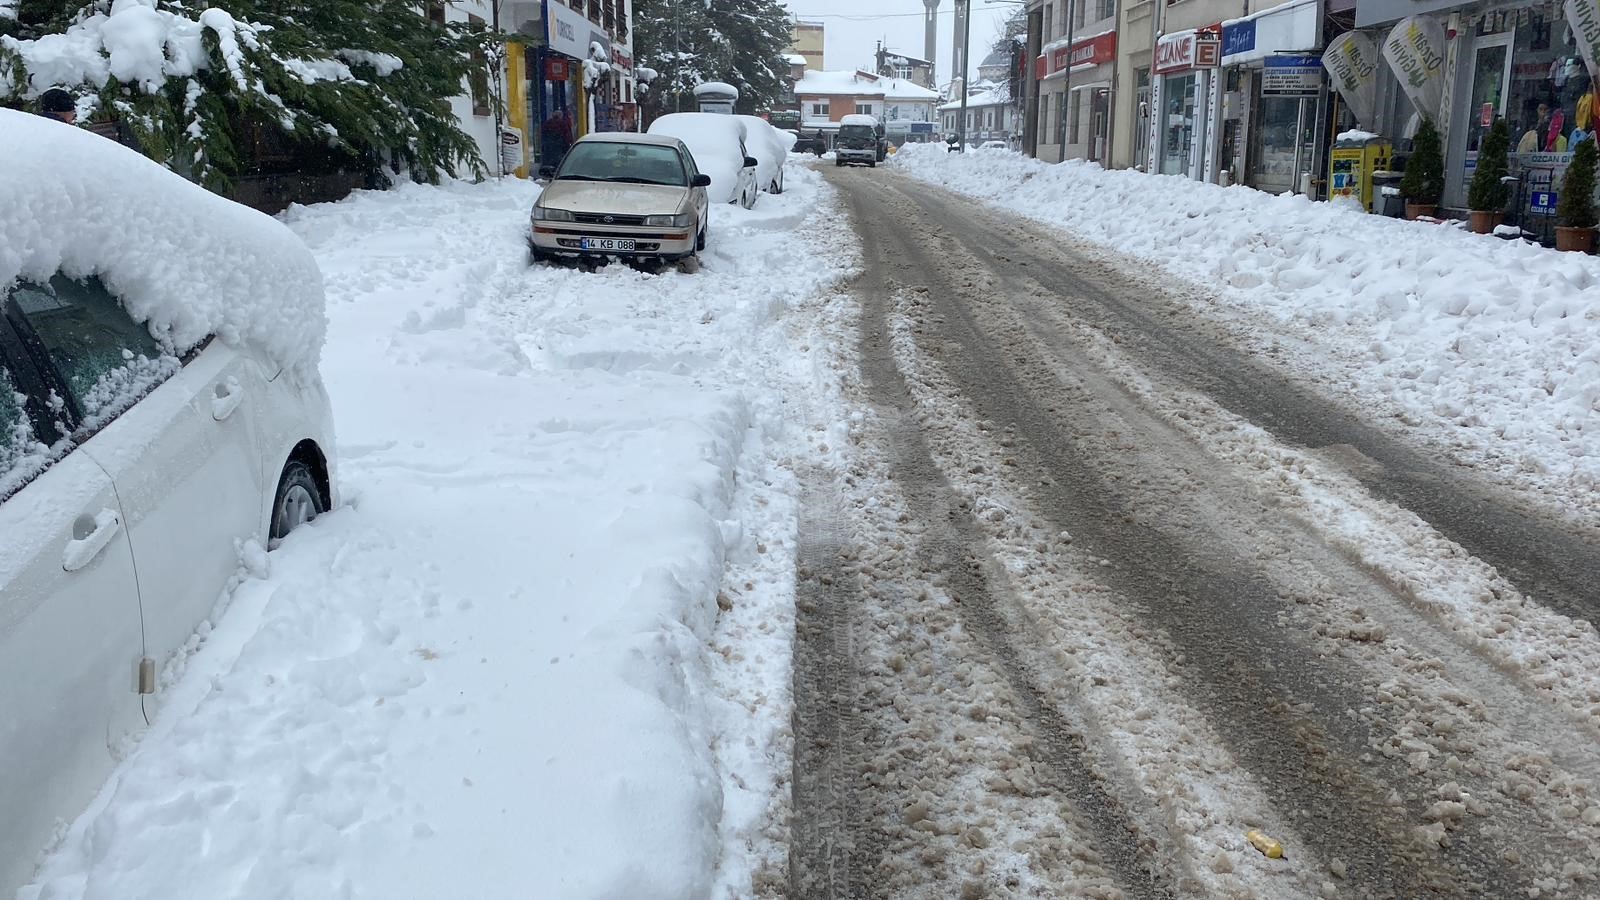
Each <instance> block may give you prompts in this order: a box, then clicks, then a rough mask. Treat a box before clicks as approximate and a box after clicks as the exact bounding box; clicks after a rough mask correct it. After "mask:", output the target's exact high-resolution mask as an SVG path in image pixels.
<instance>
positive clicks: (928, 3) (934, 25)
mask: <svg viewBox="0 0 1600 900" xmlns="http://www.w3.org/2000/svg"><path fill="white" fill-rule="evenodd" d="M922 5H923V6H925V7H927V9H928V20H927V22H926V23H925V27H926V29H927V32H926V36H925V37H924V38H923V44H922V53H923V55H924V56H926V57H928V71H930V72H933V71H937V69H938V67H939V66H938V63H939V61H938V60H937V59H935V58H934V57H935V56H937V55H938V52H939V0H922ZM928 80H929V81H933V82H935V83H937V79H935V78H932V77H930V78H929V79H928Z"/></svg>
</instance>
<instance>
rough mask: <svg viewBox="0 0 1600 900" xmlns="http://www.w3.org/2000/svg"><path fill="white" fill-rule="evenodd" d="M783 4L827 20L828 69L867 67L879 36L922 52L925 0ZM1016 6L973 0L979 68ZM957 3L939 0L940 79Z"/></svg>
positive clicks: (946, 74)
mask: <svg viewBox="0 0 1600 900" xmlns="http://www.w3.org/2000/svg"><path fill="white" fill-rule="evenodd" d="M784 4H785V5H786V6H788V7H789V12H790V13H794V14H798V15H799V16H800V18H802V19H814V20H816V21H819V22H823V23H826V25H827V26H828V30H827V44H826V46H825V47H824V48H823V51H824V52H825V53H826V54H827V57H828V68H830V69H853V68H868V67H869V63H871V62H872V54H873V51H874V50H876V49H877V46H878V41H880V40H883V41H884V42H885V43H887V44H888V45H889V46H891V47H897V48H899V49H902V50H905V51H906V52H907V53H916V54H917V55H919V56H920V55H922V45H923V28H922V17H923V12H924V9H925V7H924V6H923V3H922V0H784ZM1015 8H1016V6H1015V5H1014V4H1001V3H996V2H990V0H972V68H974V69H976V67H977V64H978V63H979V62H982V61H983V58H984V57H985V56H987V55H988V53H989V50H988V48H989V45H990V44H992V43H993V42H994V38H995V36H996V35H997V34H999V33H1000V25H1001V23H1002V22H1004V21H1005V17H1006V14H1007V13H1008V12H1010V11H1011V10H1013V9H1015ZM955 9H956V4H955V0H939V50H938V54H937V57H938V58H937V66H938V67H937V75H938V79H939V83H940V84H943V83H945V82H946V81H948V80H949V79H950V54H951V48H952V46H953V40H952V37H951V31H952V30H953V28H954V24H953V23H954V20H955ZM869 10H870V11H869ZM974 74H975V73H974Z"/></svg>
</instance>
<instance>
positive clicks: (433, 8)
mask: <svg viewBox="0 0 1600 900" xmlns="http://www.w3.org/2000/svg"><path fill="white" fill-rule="evenodd" d="M413 8H415V7H413ZM428 21H430V22H433V23H434V24H436V25H443V24H444V0H428Z"/></svg>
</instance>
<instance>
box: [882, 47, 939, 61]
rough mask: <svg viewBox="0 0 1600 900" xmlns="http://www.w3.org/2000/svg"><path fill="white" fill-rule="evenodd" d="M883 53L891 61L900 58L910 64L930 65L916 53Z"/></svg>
mask: <svg viewBox="0 0 1600 900" xmlns="http://www.w3.org/2000/svg"><path fill="white" fill-rule="evenodd" d="M883 53H884V55H885V56H887V57H889V58H890V59H894V58H896V57H898V58H900V59H903V60H905V61H906V62H908V63H922V64H923V65H928V60H926V59H924V58H922V57H920V56H918V55H917V54H915V53H907V52H905V51H904V50H885V51H883Z"/></svg>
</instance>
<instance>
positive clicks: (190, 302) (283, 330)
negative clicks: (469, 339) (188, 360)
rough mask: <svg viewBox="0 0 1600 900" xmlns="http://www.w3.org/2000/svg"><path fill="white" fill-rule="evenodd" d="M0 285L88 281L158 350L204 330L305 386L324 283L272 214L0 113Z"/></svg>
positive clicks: (125, 152) (46, 125)
mask: <svg viewBox="0 0 1600 900" xmlns="http://www.w3.org/2000/svg"><path fill="white" fill-rule="evenodd" d="M0 235H3V236H4V240H0V289H3V288H5V287H7V286H9V285H10V284H11V283H12V282H13V281H15V280H17V279H18V278H26V279H30V280H34V281H44V280H46V279H48V278H50V277H51V276H53V275H54V274H55V273H56V272H57V271H63V272H66V273H67V274H69V275H71V276H73V277H77V278H83V277H88V276H91V275H98V276H99V277H100V278H101V279H102V280H103V281H104V282H105V283H106V285H107V286H108V287H109V288H111V289H112V290H113V291H115V292H116V293H117V294H118V295H119V296H121V297H122V299H123V305H124V306H125V307H126V308H127V310H128V312H129V313H130V314H131V315H132V316H133V317H134V318H135V319H137V320H139V321H141V322H144V323H145V324H146V325H148V326H149V328H150V331H151V333H152V334H154V335H155V336H156V337H157V338H158V339H161V340H163V341H164V342H165V343H167V344H168V345H169V349H172V350H175V351H183V350H186V349H188V348H190V347H193V346H194V345H195V344H198V343H199V342H200V341H202V340H204V339H205V338H206V337H207V336H209V335H216V336H217V337H218V338H220V339H221V340H223V341H225V342H227V343H230V344H241V343H246V344H250V345H252V346H254V347H256V348H258V349H260V350H261V351H263V352H265V353H266V354H267V355H268V356H269V357H270V358H271V359H273V360H275V361H276V362H278V363H279V364H281V365H283V366H285V367H287V368H289V369H291V370H293V371H294V372H296V373H297V374H298V375H300V376H305V377H314V376H315V371H316V362H317V358H318V356H319V354H320V352H321V350H322V342H323V338H324V334H325V332H326V328H327V322H326V318H325V315H324V311H323V293H322V276H321V274H320V273H319V272H318V271H317V263H316V260H315V259H314V258H313V257H312V256H311V253H310V252H309V251H308V250H307V249H306V246H305V244H303V243H302V242H301V241H300V239H299V238H297V237H295V235H294V234H293V233H292V232H290V231H289V230H288V229H287V228H285V227H284V226H283V224H282V223H280V222H277V221H274V220H273V219H272V218H271V217H269V216H266V215H263V214H261V213H258V212H256V211H255V210H252V209H249V208H248V207H245V206H241V205H239V204H237V203H233V202H231V201H229V200H225V199H223V198H221V197H218V196H217V195H215V194H213V193H211V192H209V191H207V190H205V189H204V188H202V187H200V186H198V185H196V184H193V183H191V182H189V181H187V180H185V179H183V178H181V177H179V176H177V175H174V174H173V173H172V172H169V171H167V170H166V169H164V168H162V167H161V166H159V165H157V164H155V163H154V162H151V161H150V160H148V159H146V158H145V157H143V156H141V155H139V154H137V153H135V152H133V151H132V150H129V149H127V148H125V147H123V146H121V145H119V144H116V143H114V142H112V141H108V140H106V139H105V138H102V137H100V136H98V135H95V134H93V133H91V132H88V131H85V130H83V129H80V128H73V127H71V126H69V125H63V124H62V123H60V122H56V121H54V120H51V119H46V118H42V117H40V116H30V115H27V114H25V113H20V112H13V111H10V110H0Z"/></svg>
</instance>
